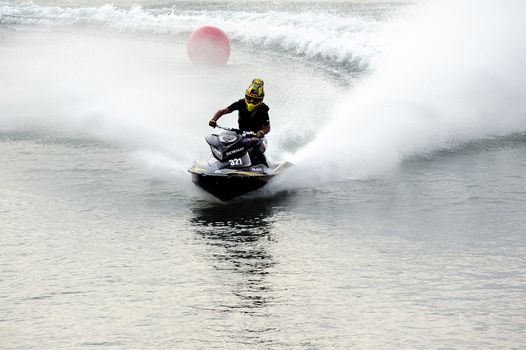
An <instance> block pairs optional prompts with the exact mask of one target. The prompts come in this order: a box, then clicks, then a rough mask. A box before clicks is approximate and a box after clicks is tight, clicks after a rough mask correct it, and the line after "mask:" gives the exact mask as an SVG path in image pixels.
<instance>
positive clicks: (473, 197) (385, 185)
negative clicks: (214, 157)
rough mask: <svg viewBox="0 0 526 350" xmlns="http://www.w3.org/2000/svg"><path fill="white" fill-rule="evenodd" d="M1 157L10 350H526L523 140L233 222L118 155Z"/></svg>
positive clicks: (274, 198) (14, 145)
mask: <svg viewBox="0 0 526 350" xmlns="http://www.w3.org/2000/svg"><path fill="white" fill-rule="evenodd" d="M30 136H31V135H30ZM1 146H2V152H1V155H0V162H1V163H2V164H3V167H2V170H1V173H0V174H1V178H2V182H1V185H0V191H1V196H0V198H1V201H0V228H1V229H0V234H1V251H2V254H1V257H0V279H1V280H2V283H1V284H0V298H1V299H0V300H1V302H0V315H1V319H0V325H1V327H0V344H1V346H2V348H5V349H15V348H24V349H29V348H35V349H36V348H39V349H40V348H48V349H51V348H52V349H71V348H91V347H104V348H115V349H122V348H126V349H134V348H137V349H138V348H156V349H174V348H178V349H179V348H194V349H195V348H247V349H250V348H276V349H281V348H282V349H290V348H300V349H322V348H323V349H326V348H349V347H357V348H473V349H475V348H477V349H478V348H509V349H512V348H521V347H523V346H525V345H526V344H525V342H524V334H525V333H524V332H525V326H526V317H525V316H524V315H526V313H525V311H526V299H525V296H526V283H525V282H526V274H525V271H526V270H525V268H526V258H525V256H526V255H525V252H526V236H525V234H524V228H525V223H526V220H525V218H524V215H523V213H524V212H525V209H526V206H525V202H524V200H523V195H524V190H525V189H524V178H523V177H524V176H525V174H526V171H525V170H526V169H525V167H526V157H525V156H524V154H525V153H524V151H525V150H526V144H525V143H524V142H522V141H520V140H519V141H514V140H513V139H504V140H500V141H498V140H497V141H482V145H471V146H470V145H468V146H466V147H465V148H464V149H461V150H458V151H448V152H443V153H440V152H439V153H437V154H435V155H431V156H429V157H426V158H422V159H411V160H408V161H406V162H404V163H402V164H401V166H400V168H399V169H398V171H397V172H393V173H392V174H391V175H389V176H385V177H382V178H379V179H372V180H367V181H347V182H343V183H334V184H332V185H326V186H322V187H319V188H316V186H313V187H312V188H303V189H298V190H295V191H289V192H282V193H277V194H274V195H270V194H268V193H267V194H264V195H263V196H258V195H257V194H256V195H255V196H249V197H248V198H245V199H241V200H239V201H236V202H234V203H229V204H223V203H218V202H216V201H214V200H209V199H206V198H207V197H206V196H203V194H202V193H200V192H199V190H198V189H196V188H194V186H193V184H191V183H190V181H189V179H188V181H187V182H183V183H181V182H180V181H170V180H169V179H166V178H155V177H152V175H151V174H149V173H147V172H145V171H144V170H142V169H141V168H140V167H137V166H136V164H134V162H132V161H130V157H129V154H127V151H126V150H125V149H121V148H119V147H116V146H112V145H107V144H101V143H97V142H93V141H89V140H69V139H60V138H58V139H53V138H47V139H46V138H40V137H37V136H32V137H28V136H26V137H20V136H19V135H15V136H13V135H6V134H3V136H2V139H1Z"/></svg>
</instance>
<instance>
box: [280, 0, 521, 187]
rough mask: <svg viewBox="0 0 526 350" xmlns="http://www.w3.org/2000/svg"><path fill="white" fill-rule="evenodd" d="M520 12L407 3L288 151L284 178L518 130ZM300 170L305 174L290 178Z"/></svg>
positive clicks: (473, 4) (358, 173)
mask: <svg viewBox="0 0 526 350" xmlns="http://www.w3.org/2000/svg"><path fill="white" fill-rule="evenodd" d="M525 13H526V3H525V2H523V1H520V0H516V1H508V2H506V3H505V4H504V3H497V2H494V1H468V0H466V1H446V2H444V1H440V2H439V1H433V2H430V3H426V4H423V5H421V6H417V7H416V8H415V9H413V11H412V13H411V14H410V16H409V17H407V18H404V19H403V20H400V21H398V22H397V23H394V24H393V25H392V26H391V28H390V29H389V32H388V33H385V35H384V38H383V39H384V40H383V43H384V44H383V47H384V48H383V50H384V55H383V57H381V59H379V60H378V61H376V64H375V66H374V67H373V73H372V74H371V75H370V76H369V77H368V78H366V79H365V80H364V81H363V82H361V83H359V84H357V86H356V87H354V88H352V89H351V91H349V92H348V93H347V94H346V95H345V96H344V97H343V98H342V99H341V100H340V101H339V102H338V103H337V105H336V107H335V111H334V116H333V118H332V121H331V122H330V124H329V125H328V126H327V127H326V128H324V130H323V131H322V132H321V133H320V134H319V135H318V136H317V138H316V139H315V140H314V141H313V142H311V143H310V144H309V145H308V146H307V147H305V148H304V149H302V150H301V151H300V152H298V153H297V154H296V156H295V159H294V161H296V162H297V163H298V164H299V166H298V167H296V171H292V172H291V173H290V175H289V178H288V179H287V181H286V182H287V183H288V184H289V185H290V184H291V183H296V184H298V183H300V184H301V185H303V184H305V183H309V182H312V181H314V180H316V181H320V180H322V181H323V180H324V179H328V178H330V179H335V178H340V179H341V178H344V177H359V178H363V177H367V176H371V175H374V174H378V172H379V171H382V170H385V169H389V168H392V167H393V166H396V164H398V163H399V162H400V160H401V159H403V158H404V157H408V156H413V155H415V154H419V153H425V152H429V151H431V150H436V149H440V148H444V147H449V146H452V145H458V144H459V143H463V142H467V141H469V140H472V139H476V138H481V137H486V136H490V135H503V134H508V133H511V132H518V131H524V130H526V84H525V83H524V77H525V76H526V74H525V73H526V65H525V62H526V21H524V14H525ZM308 168H311V169H310V170H311V172H310V173H311V174H313V175H312V176H311V177H308V176H307V177H304V176H299V172H300V171H301V170H305V169H308ZM312 168H316V169H317V170H315V169H312ZM301 180H304V181H301Z"/></svg>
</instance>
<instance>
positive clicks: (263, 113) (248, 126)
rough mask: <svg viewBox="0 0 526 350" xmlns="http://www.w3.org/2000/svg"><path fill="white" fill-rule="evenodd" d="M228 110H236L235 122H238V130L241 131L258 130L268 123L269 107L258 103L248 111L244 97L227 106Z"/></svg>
mask: <svg viewBox="0 0 526 350" xmlns="http://www.w3.org/2000/svg"><path fill="white" fill-rule="evenodd" d="M228 110H229V111H231V112H232V111H238V113H239V117H238V119H237V122H238V124H239V130H241V131H253V132H258V131H259V130H262V129H264V128H266V127H267V126H269V125H270V119H269V116H268V110H269V108H268V106H267V105H266V104H264V103H262V104H261V105H259V106H258V107H257V108H256V109H254V110H253V111H252V112H249V111H248V109H247V104H246V103H245V99H241V100H239V101H236V102H234V103H232V104H231V105H230V106H228Z"/></svg>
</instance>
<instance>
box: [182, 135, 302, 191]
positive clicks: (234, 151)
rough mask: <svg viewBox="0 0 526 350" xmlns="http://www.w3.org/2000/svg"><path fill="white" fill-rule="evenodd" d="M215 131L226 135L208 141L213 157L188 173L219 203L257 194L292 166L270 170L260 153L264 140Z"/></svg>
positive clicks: (273, 166)
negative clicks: (249, 194)
mask: <svg viewBox="0 0 526 350" xmlns="http://www.w3.org/2000/svg"><path fill="white" fill-rule="evenodd" d="M216 127H217V128H219V129H222V130H224V131H223V132H221V133H220V134H219V135H217V134H211V135H208V136H206V138H205V140H206V142H207V143H208V145H209V146H210V150H211V152H212V156H211V157H210V158H209V159H208V160H206V161H196V162H194V164H193V166H192V167H191V168H190V169H188V171H189V172H190V174H192V181H193V182H194V183H195V184H196V185H197V186H199V187H201V188H202V189H204V190H205V191H207V192H208V193H210V194H212V195H213V196H215V197H217V198H219V199H220V200H222V201H228V200H231V199H233V198H236V197H239V196H241V195H244V194H246V193H248V192H252V191H255V190H257V189H259V188H261V187H263V186H265V185H266V184H267V183H268V182H269V181H270V180H271V179H272V178H273V177H274V176H276V175H278V174H279V173H281V172H282V171H283V170H285V169H286V168H288V167H290V166H291V165H292V164H290V163H288V162H284V163H281V164H275V165H271V166H269V164H268V163H267V161H266V158H265V156H264V155H263V154H262V153H260V152H257V149H258V148H259V145H260V143H261V142H262V140H261V139H259V138H257V137H256V135H255V134H254V133H252V132H243V131H240V130H238V129H232V128H225V127H222V126H219V125H217V126H216Z"/></svg>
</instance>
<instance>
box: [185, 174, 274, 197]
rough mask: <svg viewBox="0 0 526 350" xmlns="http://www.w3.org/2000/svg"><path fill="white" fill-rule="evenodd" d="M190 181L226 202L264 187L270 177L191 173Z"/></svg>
mask: <svg viewBox="0 0 526 350" xmlns="http://www.w3.org/2000/svg"><path fill="white" fill-rule="evenodd" d="M190 173H191V174H192V181H193V182H194V183H195V184H196V185H197V186H199V187H201V188H202V189H203V190H205V191H207V192H208V193H210V194H211V195H213V196H215V197H217V198H219V199H220V200H222V201H228V200H231V199H234V198H236V197H239V196H242V195H244V194H247V193H249V192H252V191H255V190H258V189H260V188H261V187H263V186H265V185H266V184H267V182H268V181H269V180H270V179H271V178H272V175H259V174H256V175H236V174H231V175H214V174H206V173H197V172H192V171H190Z"/></svg>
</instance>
